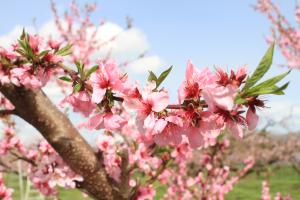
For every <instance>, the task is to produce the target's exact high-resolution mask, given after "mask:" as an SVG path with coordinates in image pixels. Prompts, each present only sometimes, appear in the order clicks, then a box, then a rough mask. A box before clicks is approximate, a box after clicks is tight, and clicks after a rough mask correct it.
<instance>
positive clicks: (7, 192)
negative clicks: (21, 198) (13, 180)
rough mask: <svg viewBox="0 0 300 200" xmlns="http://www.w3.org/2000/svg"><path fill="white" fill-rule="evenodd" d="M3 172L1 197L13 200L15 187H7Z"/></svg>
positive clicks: (0, 189) (0, 176) (0, 180)
mask: <svg viewBox="0 0 300 200" xmlns="http://www.w3.org/2000/svg"><path fill="white" fill-rule="evenodd" d="M3 179H4V178H3V174H2V173H0V199H2V200H12V197H11V196H12V192H13V189H11V188H7V187H6V186H5V184H4V180H3Z"/></svg>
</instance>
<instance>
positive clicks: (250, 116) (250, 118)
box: [246, 107, 259, 131]
mask: <svg viewBox="0 0 300 200" xmlns="http://www.w3.org/2000/svg"><path fill="white" fill-rule="evenodd" d="M258 119H259V118H258V115H257V114H256V113H255V109H253V108H251V107H249V109H248V111H247V114H246V122H247V125H248V129H249V130H250V131H251V130H254V129H255V128H256V126H257V123H258Z"/></svg>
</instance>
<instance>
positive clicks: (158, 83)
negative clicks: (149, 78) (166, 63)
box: [156, 66, 173, 88]
mask: <svg viewBox="0 0 300 200" xmlns="http://www.w3.org/2000/svg"><path fill="white" fill-rule="evenodd" d="M172 67H173V66H171V67H169V69H167V70H166V71H163V72H162V73H161V74H160V75H159V77H158V78H157V81H156V88H158V87H159V86H160V84H161V83H162V82H163V81H164V80H165V79H166V78H167V76H168V75H169V73H170V72H171V70H172Z"/></svg>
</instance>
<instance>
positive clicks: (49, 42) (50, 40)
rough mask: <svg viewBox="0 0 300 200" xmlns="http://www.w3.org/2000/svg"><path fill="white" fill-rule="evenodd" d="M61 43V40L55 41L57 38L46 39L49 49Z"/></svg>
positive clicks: (55, 47) (56, 47)
mask: <svg viewBox="0 0 300 200" xmlns="http://www.w3.org/2000/svg"><path fill="white" fill-rule="evenodd" d="M61 44H62V42H60V41H57V40H53V39H52V38H50V39H49V40H48V45H49V47H50V48H51V49H58V48H59V47H60V45H61Z"/></svg>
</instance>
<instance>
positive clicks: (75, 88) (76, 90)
mask: <svg viewBox="0 0 300 200" xmlns="http://www.w3.org/2000/svg"><path fill="white" fill-rule="evenodd" d="M80 89H81V84H80V83H77V84H76V85H75V86H74V88H73V93H76V92H79V91H80Z"/></svg>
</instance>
